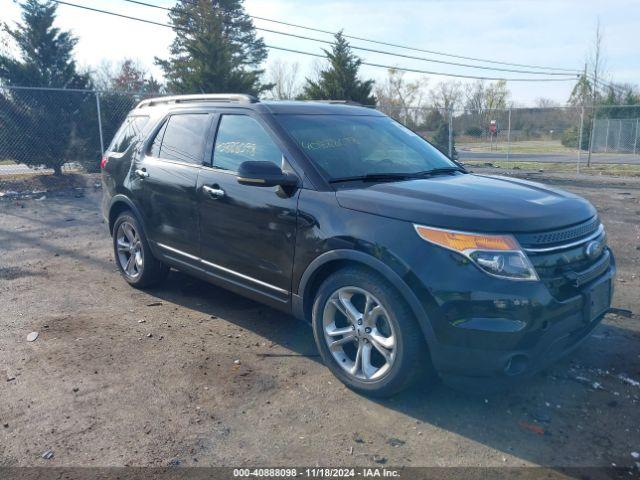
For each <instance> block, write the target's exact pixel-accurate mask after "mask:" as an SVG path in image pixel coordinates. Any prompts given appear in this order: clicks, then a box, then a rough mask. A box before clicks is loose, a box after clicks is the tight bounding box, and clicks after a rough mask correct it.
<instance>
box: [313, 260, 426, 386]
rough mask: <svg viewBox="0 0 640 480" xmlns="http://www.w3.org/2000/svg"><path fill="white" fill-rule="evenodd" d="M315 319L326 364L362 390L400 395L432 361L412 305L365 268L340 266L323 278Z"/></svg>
mask: <svg viewBox="0 0 640 480" xmlns="http://www.w3.org/2000/svg"><path fill="white" fill-rule="evenodd" d="M312 321H313V332H314V336H315V339H316V345H317V346H318V349H319V350H320V355H321V356H322V359H323V360H324V363H325V364H326V365H327V367H328V368H329V369H330V370H331V371H332V373H333V374H334V375H335V376H336V377H338V378H339V379H340V380H341V381H342V382H343V383H344V384H345V385H347V386H348V387H349V388H351V389H353V390H355V391H357V392H359V393H363V394H366V395H370V396H375V397H387V396H391V395H394V394H395V393H397V392H399V391H401V390H403V389H404V388H406V387H407V386H408V385H409V384H410V383H411V382H412V381H413V380H414V379H416V378H417V377H418V373H420V371H421V370H422V369H421V368H420V367H421V366H424V365H428V364H429V361H430V359H429V356H428V352H427V346H426V343H425V341H424V337H423V335H422V331H421V330H420V327H419V326H418V324H417V322H416V320H415V318H414V316H413V312H412V311H411V309H410V308H409V306H408V305H407V304H406V303H405V302H404V301H403V300H402V299H401V297H400V295H399V294H398V292H397V290H395V289H394V288H393V287H392V286H391V285H389V283H388V282H387V281H386V280H385V279H384V278H383V277H381V276H380V275H378V274H376V273H374V272H372V271H369V270H366V269H364V268H358V267H349V268H345V269H342V270H338V271H337V272H335V273H333V274H332V275H330V276H329V277H328V278H327V279H326V280H325V281H324V282H323V283H322V285H321V286H320V288H319V289H318V293H317V295H316V299H315V302H314V305H313V312H312Z"/></svg>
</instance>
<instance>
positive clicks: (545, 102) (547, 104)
mask: <svg viewBox="0 0 640 480" xmlns="http://www.w3.org/2000/svg"><path fill="white" fill-rule="evenodd" d="M535 105H536V108H556V107H559V106H560V102H556V101H555V100H553V99H551V98H545V97H539V98H536V100H535Z"/></svg>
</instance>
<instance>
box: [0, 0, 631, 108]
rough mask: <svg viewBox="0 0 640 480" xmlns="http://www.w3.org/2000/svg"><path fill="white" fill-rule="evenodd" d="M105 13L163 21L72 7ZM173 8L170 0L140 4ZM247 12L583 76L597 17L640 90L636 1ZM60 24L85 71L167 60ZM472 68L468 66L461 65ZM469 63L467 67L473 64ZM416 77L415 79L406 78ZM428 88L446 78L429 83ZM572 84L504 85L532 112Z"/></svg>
mask: <svg viewBox="0 0 640 480" xmlns="http://www.w3.org/2000/svg"><path fill="white" fill-rule="evenodd" d="M68 1H70V2H71V3H78V4H83V5H87V6H92V7H96V8H102V9H105V10H111V11H117V12H120V13H124V14H128V15H132V16H137V17H144V18H147V19H150V20H154V21H159V22H165V23H166V22H167V15H166V12H164V11H161V10H157V9H153V8H148V7H143V6H137V5H133V4H131V3H127V2H124V1H122V0H68ZM145 1H146V2H147V3H154V4H157V5H165V6H171V5H172V4H173V2H172V1H169V0H145ZM245 6H246V9H247V11H248V13H249V14H251V15H256V16H262V17H267V18H273V19H278V20H283V21H287V22H291V23H297V24H301V25H306V26H312V27H315V28H320V29H324V30H329V31H336V30H339V29H344V31H345V33H347V34H350V35H355V36H360V37H366V38H371V39H375V40H381V41H386V42H391V43H397V44H406V45H411V46H415V47H417V48H423V49H428V50H434V51H442V52H446V53H453V54H457V55H464V56H469V57H481V58H488V59H493V60H500V61H505V62H513V63H522V64H535V65H544V66H553V67H556V68H557V67H561V68H571V69H582V68H583V66H584V61H585V58H586V55H587V54H588V52H589V48H590V45H591V43H592V41H593V36H594V31H595V25H596V21H597V19H598V17H599V18H600V23H601V26H602V29H603V32H604V48H605V55H606V69H607V73H608V76H609V77H610V78H611V79H614V80H615V81H619V82H631V83H636V84H637V83H640V55H639V54H638V39H639V33H638V32H640V2H639V1H638V0H606V1H605V0H556V1H551V0H548V1H547V0H537V1H534V0H518V1H514V0H428V1H427V0H423V1H417V0H414V1H409V0H395V1H391V0H340V1H321V0H316V1H302V0H298V1H295V0H245ZM0 12H1V13H0V17H1V19H2V20H4V21H9V22H11V21H15V20H18V19H19V13H20V12H19V8H18V7H17V5H15V3H13V2H12V1H11V0H0ZM58 13H59V15H58V25H59V26H60V27H61V28H63V29H68V30H72V31H73V33H74V34H75V35H76V36H77V37H78V38H79V43H78V46H77V49H76V53H77V58H78V61H79V63H80V64H81V65H83V66H91V65H97V64H99V63H100V61H102V60H103V59H107V60H111V61H118V60H120V59H122V58H123V57H131V58H134V59H137V60H139V61H140V62H142V63H143V64H144V65H146V66H148V67H149V68H151V69H152V70H153V71H154V73H155V74H156V75H158V76H159V74H160V72H159V71H158V70H157V69H156V68H155V67H153V58H154V56H159V57H166V56H167V55H168V46H169V44H170V43H171V40H172V38H173V31H172V30H170V29H168V28H163V27H159V26H153V25H147V24H143V23H140V22H135V21H131V20H126V19H121V18H116V17H111V16H107V15H103V14H99V13H93V12H88V11H83V10H80V9H76V8H73V7H69V6H64V5H61V6H60V7H59V9H58ZM255 24H256V26H257V27H264V28H270V29H274V30H282V31H288V32H292V33H297V34H302V35H308V36H312V37H316V38H325V39H330V36H328V35H324V34H321V33H317V32H308V31H305V30H300V29H296V28H292V27H286V26H282V25H275V24H273V23H268V22H264V21H256V22H255ZM258 33H259V34H260V35H262V36H263V37H264V40H265V42H266V43H267V44H269V45H274V46H281V47H286V48H293V49H298V50H304V51H309V52H319V53H320V51H321V50H320V49H321V48H322V45H321V44H318V43H316V42H312V41H306V40H300V39H295V38H290V37H285V36H281V35H276V34H272V33H265V32H258ZM352 44H353V45H354V46H357V45H360V46H363V47H368V48H379V49H383V50H391V51H395V52H397V53H404V54H408V55H417V56H424V57H429V58H433V59H436V60H448V61H454V62H455V61H458V62H463V63H465V62H466V61H465V60H460V59H454V58H448V57H445V56H438V55H433V54H427V53H419V52H411V51H406V50H400V49H394V48H392V47H384V46H380V45H378V46H376V45H373V44H369V43H365V42H360V41H356V40H353V41H352ZM357 53H358V54H359V55H360V56H361V57H362V58H363V59H364V60H365V61H367V62H371V63H379V64H385V65H395V66H399V67H408V68H414V69H422V70H430V71H437V72H446V73H459V74H466V75H486V76H507V75H509V76H511V77H527V78H531V77H540V76H539V75H531V74H524V73H521V74H518V73H512V74H506V73H503V72H491V71H487V70H479V69H472V68H463V67H455V66H451V65H443V64H438V63H431V62H424V61H419V60H412V59H406V58H397V57H391V56H388V55H381V54H374V53H370V52H362V51H360V52H357ZM274 59H281V60H285V61H288V62H293V61H297V62H299V64H300V68H301V72H302V76H304V74H308V73H310V71H311V68H312V62H313V61H314V60H313V58H312V57H306V56H303V55H299V54H293V53H284V52H280V51H276V50H271V51H270V53H269V60H268V61H267V63H268V62H270V61H273V60H274ZM467 63H468V62H467ZM471 63H473V62H471ZM362 75H363V76H366V77H371V78H375V79H377V80H382V79H383V78H384V77H385V76H386V71H385V70H384V69H381V68H374V67H363V68H362ZM408 76H409V77H411V78H415V77H416V76H417V75H416V74H409V75H408ZM428 77H429V83H430V84H431V85H434V84H436V83H437V82H439V81H441V80H443V79H446V77H440V76H434V75H429V76H428ZM571 86H572V82H553V83H533V82H531V83H519V82H510V83H509V88H510V90H511V92H512V100H514V101H516V102H517V103H519V104H526V105H532V104H534V102H535V99H536V98H539V97H547V98H551V99H553V100H556V101H558V102H561V103H564V102H565V101H566V99H567V97H568V95H569V92H570V91H571Z"/></svg>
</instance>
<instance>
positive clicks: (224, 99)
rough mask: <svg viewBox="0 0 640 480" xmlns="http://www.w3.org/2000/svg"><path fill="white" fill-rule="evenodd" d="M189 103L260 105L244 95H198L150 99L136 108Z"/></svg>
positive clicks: (143, 101)
mask: <svg viewBox="0 0 640 480" xmlns="http://www.w3.org/2000/svg"><path fill="white" fill-rule="evenodd" d="M188 102H221V103H258V102H260V100H258V99H257V98H256V97H254V96H253V95H246V94H243V93H204V94H197V95H173V96H168V97H157V98H148V99H146V100H142V101H141V102H140V103H139V104H138V105H137V106H136V108H142V107H152V106H154V105H161V104H163V103H188Z"/></svg>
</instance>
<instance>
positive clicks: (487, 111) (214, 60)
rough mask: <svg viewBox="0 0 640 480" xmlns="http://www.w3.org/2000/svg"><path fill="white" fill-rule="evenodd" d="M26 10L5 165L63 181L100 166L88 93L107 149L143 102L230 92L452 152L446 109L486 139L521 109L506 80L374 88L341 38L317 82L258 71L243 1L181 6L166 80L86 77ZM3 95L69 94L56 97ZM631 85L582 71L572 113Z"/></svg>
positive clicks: (615, 99) (163, 61) (47, 16)
mask: <svg viewBox="0 0 640 480" xmlns="http://www.w3.org/2000/svg"><path fill="white" fill-rule="evenodd" d="M20 5H21V9H22V15H21V21H20V22H18V23H16V25H14V26H10V25H7V24H3V25H2V33H3V34H4V35H3V37H2V40H3V43H0V160H3V159H12V160H15V161H18V162H20V163H26V164H28V165H46V166H48V167H50V168H52V169H53V170H54V172H55V173H56V174H60V173H61V172H62V165H63V164H64V163H66V162H67V161H69V159H77V160H80V161H84V162H85V165H86V166H87V167H88V168H89V169H95V168H96V165H97V163H98V162H97V158H99V155H100V154H101V146H100V145H99V142H98V140H97V139H98V138H99V135H98V131H97V128H98V125H97V122H96V120H95V119H96V118H97V111H96V109H97V105H96V101H95V100H96V99H95V95H94V94H93V93H91V92H85V91H90V90H99V91H101V93H100V105H101V119H102V126H103V131H104V136H105V138H106V139H107V140H108V139H109V138H111V136H112V135H113V134H114V133H115V131H116V129H117V128H118V126H119V124H120V123H121V121H122V119H123V118H124V116H125V115H126V113H127V112H128V111H129V110H130V109H131V108H133V106H134V105H135V104H136V103H137V102H138V101H139V100H140V99H142V98H144V97H148V96H155V95H161V94H187V93H201V92H207V93H231V92H233V93H248V94H252V95H256V96H260V97H262V98H268V99H279V100H285V99H300V100H329V99H331V100H345V101H350V102H355V103H359V104H362V105H366V106H376V107H377V108H379V109H381V110H382V111H384V112H385V113H387V114H389V115H390V116H392V117H394V118H396V119H398V120H399V121H401V122H402V123H404V124H406V125H408V126H409V127H410V128H413V129H414V130H416V131H418V132H420V133H421V134H423V135H424V136H426V137H427V138H428V139H429V140H431V141H432V143H434V145H435V146H436V147H438V148H439V149H441V150H442V151H443V152H444V153H448V148H449V119H448V112H450V111H452V110H456V111H462V112H463V113H462V114H458V117H457V123H458V124H460V125H463V128H462V131H461V132H455V133H462V134H465V135H471V136H474V135H475V136H482V135H483V134H486V129H487V126H488V124H489V117H490V116H491V114H492V112H495V111H496V110H500V109H505V108H508V107H510V106H514V105H515V104H514V102H512V101H511V98H510V92H509V90H508V88H507V84H506V82H505V81H497V82H492V83H487V82H484V81H477V82H475V83H470V84H462V83H460V82H456V81H443V82H439V83H437V84H435V85H434V86H433V87H431V88H429V85H428V79H427V78H419V79H416V80H409V79H407V78H406V77H405V73H404V72H403V71H400V70H396V69H391V70H389V71H388V74H387V76H386V78H385V79H384V80H382V81H380V82H377V83H376V82H374V80H373V79H367V78H363V77H362V75H361V71H360V68H361V66H362V60H361V59H360V58H359V57H358V56H357V55H355V54H354V53H353V51H352V49H351V46H350V45H349V42H348V41H347V39H346V38H345V36H344V35H343V34H342V33H341V32H339V33H337V34H336V35H335V38H334V40H333V43H332V45H331V46H330V48H328V49H325V50H324V55H325V58H324V59H323V60H322V61H319V62H318V63H317V64H316V65H315V68H314V69H313V70H314V72H313V74H312V75H310V76H308V77H305V78H304V79H302V80H300V81H299V80H298V74H299V65H298V64H297V63H286V62H282V61H274V62H273V63H272V64H271V65H270V66H269V68H268V69H267V70H265V69H264V68H262V65H263V64H264V62H265V60H266V59H267V55H268V52H267V47H266V46H265V44H264V42H263V40H262V39H261V38H259V37H258V36H257V35H256V30H255V28H254V25H253V21H252V19H251V17H249V16H248V15H247V13H246V11H245V9H244V6H243V2H242V0H195V1H194V0H178V1H177V2H176V4H175V6H174V7H173V8H172V9H171V10H170V13H169V21H170V24H171V26H172V28H173V29H174V32H175V38H174V40H173V42H172V44H171V46H170V48H169V52H168V55H167V56H166V57H156V58H155V64H156V65H157V66H158V67H159V68H160V69H161V71H162V73H163V81H162V82H160V81H159V80H158V79H156V78H154V77H153V76H152V75H151V74H150V73H149V72H148V70H147V69H146V68H145V67H144V66H142V65H140V64H138V63H137V62H135V61H133V60H131V59H124V60H122V61H121V62H120V63H119V64H116V65H113V64H109V63H104V62H103V63H102V64H101V65H99V66H97V67H95V68H93V69H91V70H84V71H83V70H82V69H81V68H79V67H78V65H77V63H76V61H75V59H74V54H73V50H74V48H75V46H76V44H77V42H78V39H76V38H75V37H73V35H71V33H70V32H65V31H61V30H60V29H58V28H57V27H55V26H54V21H55V18H56V8H57V4H55V3H53V2H50V1H48V0H24V1H23V2H22V3H21V4H20ZM3 86H4V87H11V86H20V87H51V88H64V89H68V90H70V91H69V93H66V92H64V94H61V93H60V92H50V91H44V90H21V89H11V88H4V89H3V88H2V87H3ZM624 88H626V90H625V89H624ZM624 88H623V89H621V88H619V87H616V88H613V87H612V88H611V89H610V90H609V91H606V90H604V89H602V88H599V87H598V85H597V84H594V82H593V81H592V80H591V77H590V76H587V75H586V74H585V75H584V76H583V77H581V78H580V79H578V81H577V83H576V86H575V88H574V90H573V92H572V95H571V97H570V99H569V102H568V104H569V105H571V106H576V107H577V106H579V105H585V104H588V101H589V100H591V103H593V102H596V101H597V102H600V103H602V104H609V105H619V104H621V103H626V104H638V103H640V96H639V95H638V93H637V91H636V90H635V89H634V88H633V87H631V86H625V87H624ZM71 90H78V91H75V92H72V91H71ZM621 92H626V93H621ZM539 103H540V105H541V106H546V105H549V103H550V101H548V100H545V99H540V100H539ZM620 110H621V111H620V112H618V111H616V110H614V109H609V110H607V111H609V112H610V114H611V115H613V114H614V113H615V114H616V115H618V114H619V115H628V114H631V113H630V111H629V110H624V109H620ZM623 110H624V111H623ZM603 111H604V110H603ZM604 114H605V113H602V112H601V113H599V114H597V115H604ZM465 115H466V116H467V117H465ZM588 130H589V129H588V128H587V129H585V131H588ZM452 133H453V132H452ZM565 133H566V136H567V142H570V141H573V142H574V143H573V145H576V144H577V136H578V134H577V133H576V132H573V131H571V130H570V128H567V131H566V132H565ZM572 135H575V138H572V137H571V136H572ZM583 135H584V133H583ZM587 136H588V133H587ZM564 140H565V139H564V138H563V142H564ZM454 142H455V136H454ZM587 142H588V138H587ZM453 153H454V155H455V146H454V152H453ZM83 159H84V160H83Z"/></svg>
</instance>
